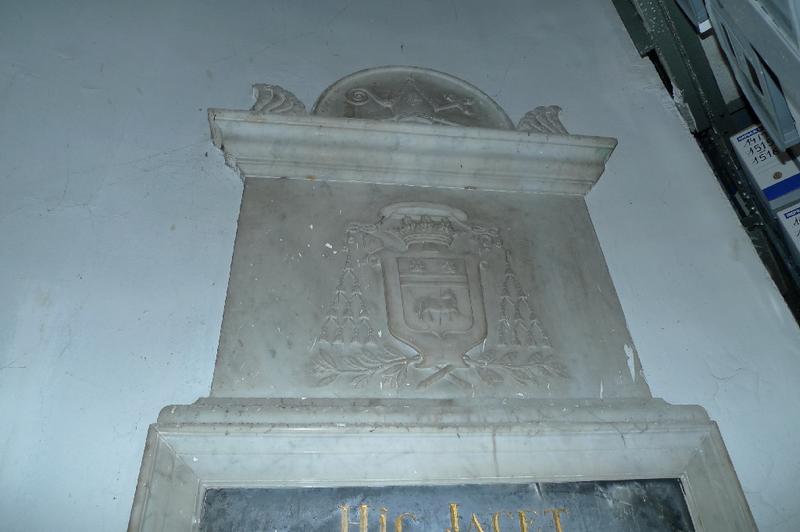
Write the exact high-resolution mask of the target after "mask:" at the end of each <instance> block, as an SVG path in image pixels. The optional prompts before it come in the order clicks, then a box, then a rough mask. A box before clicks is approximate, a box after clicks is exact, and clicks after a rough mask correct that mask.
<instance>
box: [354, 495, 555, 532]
mask: <svg viewBox="0 0 800 532" xmlns="http://www.w3.org/2000/svg"><path fill="white" fill-rule="evenodd" d="M368 512H369V506H367V505H366V504H364V503H363V502H362V503H361V504H359V505H358V532H368V530H367V528H368V527H369V518H368ZM559 532H561V531H559Z"/></svg>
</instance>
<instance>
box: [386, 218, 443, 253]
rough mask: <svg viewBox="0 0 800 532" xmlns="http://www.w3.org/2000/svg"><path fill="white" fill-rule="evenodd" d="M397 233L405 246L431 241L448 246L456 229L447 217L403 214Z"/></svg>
mask: <svg viewBox="0 0 800 532" xmlns="http://www.w3.org/2000/svg"><path fill="white" fill-rule="evenodd" d="M397 234H398V235H400V238H402V239H403V242H405V243H406V245H407V246H410V245H412V244H426V243H431V244H438V245H441V246H448V247H449V246H450V244H452V243H453V239H454V238H455V235H456V231H455V229H454V228H453V224H452V223H451V222H450V220H449V219H448V218H444V217H434V216H428V215H422V216H420V217H418V218H416V217H411V216H404V217H403V219H402V220H401V222H400V226H399V227H398V228H397Z"/></svg>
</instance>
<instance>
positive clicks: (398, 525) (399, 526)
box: [394, 512, 417, 532]
mask: <svg viewBox="0 0 800 532" xmlns="http://www.w3.org/2000/svg"><path fill="white" fill-rule="evenodd" d="M406 517H408V518H409V519H411V520H412V521H413V522H415V523H416V522H417V518H416V516H415V515H414V514H412V513H409V512H406V513H403V514H400V515H398V516H397V519H395V520H394V532H403V519H404V518H406Z"/></svg>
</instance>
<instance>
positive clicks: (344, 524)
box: [339, 504, 350, 532]
mask: <svg viewBox="0 0 800 532" xmlns="http://www.w3.org/2000/svg"><path fill="white" fill-rule="evenodd" d="M339 513H340V514H341V520H340V521H339V522H340V528H341V532H349V531H350V507H349V506H348V505H346V504H342V505H340V506H339Z"/></svg>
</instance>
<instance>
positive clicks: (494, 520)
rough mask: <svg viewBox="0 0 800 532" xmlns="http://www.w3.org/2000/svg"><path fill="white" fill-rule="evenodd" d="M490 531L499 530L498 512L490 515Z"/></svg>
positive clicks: (497, 531)
mask: <svg viewBox="0 0 800 532" xmlns="http://www.w3.org/2000/svg"><path fill="white" fill-rule="evenodd" d="M492 532H500V512H495V513H494V515H493V516H492Z"/></svg>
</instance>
